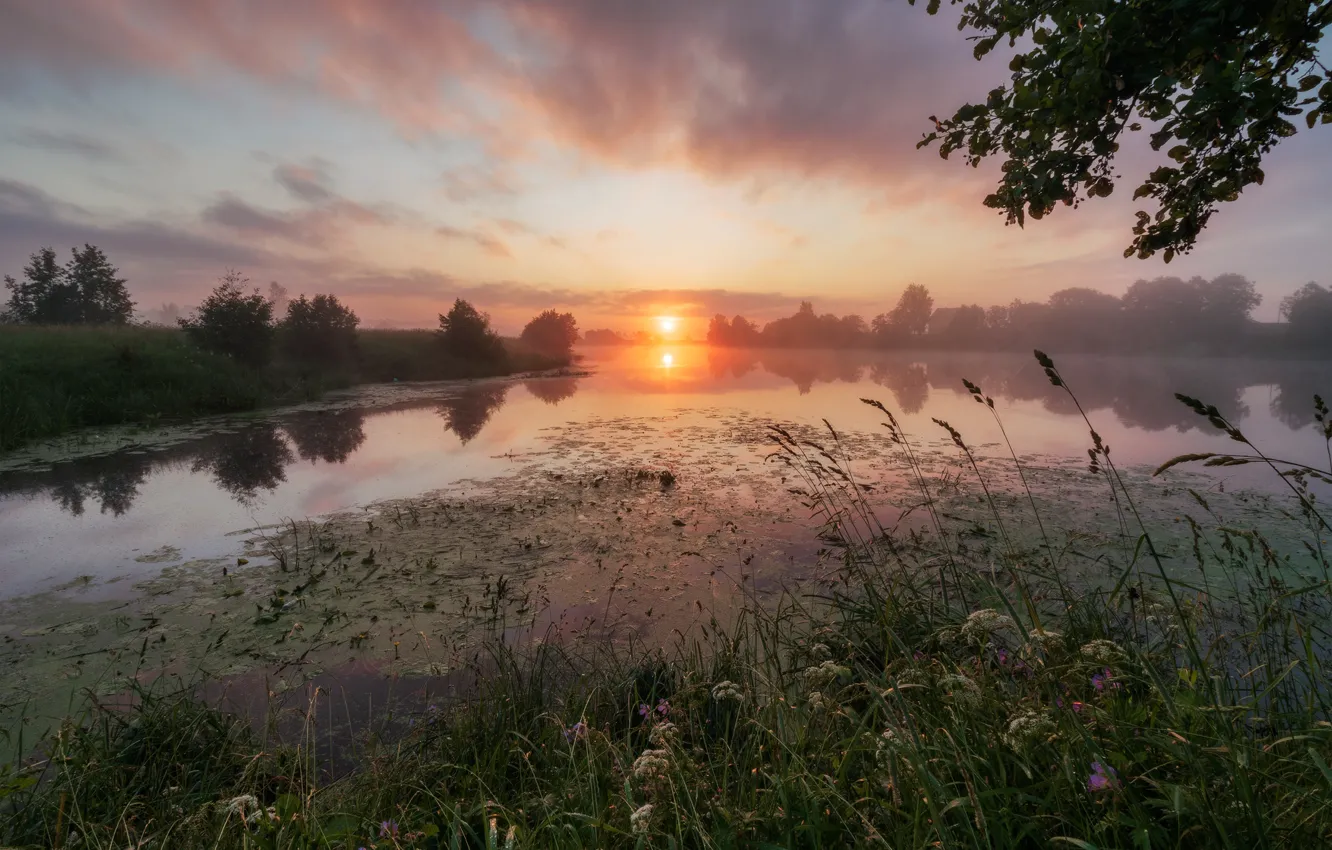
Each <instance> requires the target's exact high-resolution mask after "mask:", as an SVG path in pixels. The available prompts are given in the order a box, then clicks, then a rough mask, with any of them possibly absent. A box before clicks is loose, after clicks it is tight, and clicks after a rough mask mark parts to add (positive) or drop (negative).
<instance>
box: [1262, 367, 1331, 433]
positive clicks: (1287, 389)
mask: <svg viewBox="0 0 1332 850" xmlns="http://www.w3.org/2000/svg"><path fill="white" fill-rule="evenodd" d="M1329 372H1332V369H1329V368H1328V366H1327V364H1326V363H1321V364H1318V365H1317V366H1313V365H1310V364H1300V366H1299V367H1298V368H1292V369H1291V370H1290V372H1289V373H1288V374H1284V375H1282V380H1281V381H1279V382H1278V383H1277V387H1276V392H1275V393H1274V394H1273V395H1272V402H1271V405H1270V407H1271V410H1272V415H1273V416H1275V417H1276V418H1277V419H1278V420H1280V421H1281V422H1282V424H1284V425H1285V426H1286V427H1288V428H1290V429H1292V430H1296V431H1299V430H1303V429H1305V428H1310V427H1312V426H1313V424H1314V400H1313V397H1314V395H1320V396H1322V397H1323V401H1324V402H1326V403H1327V404H1332V377H1329Z"/></svg>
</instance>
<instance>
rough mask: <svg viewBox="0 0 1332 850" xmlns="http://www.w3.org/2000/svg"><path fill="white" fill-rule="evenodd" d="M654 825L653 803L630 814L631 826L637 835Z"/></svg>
mask: <svg viewBox="0 0 1332 850" xmlns="http://www.w3.org/2000/svg"><path fill="white" fill-rule="evenodd" d="M651 826H652V804H651V803H648V804H647V805H644V806H641V807H639V808H638V809H637V810H636V811H635V812H634V813H633V814H631V815H629V827H630V829H632V830H633V832H634V834H635V835H642V834H644V833H646V832H647V831H648V829H649V827H651Z"/></svg>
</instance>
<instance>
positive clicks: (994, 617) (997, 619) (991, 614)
mask: <svg viewBox="0 0 1332 850" xmlns="http://www.w3.org/2000/svg"><path fill="white" fill-rule="evenodd" d="M1013 628H1014V625H1013V618H1012V617H1009V616H1008V615H1007V614H1000V613H999V612H998V611H996V610H994V609H993V608H982V609H980V610H979V611H972V612H971V614H970V615H968V617H967V620H966V622H965V623H963V624H962V636H963V637H965V638H967V639H968V640H972V641H984V640H986V639H987V638H988V637H989V636H990V635H991V634H993V633H994V632H1001V631H1006V630H1011V629H1013Z"/></svg>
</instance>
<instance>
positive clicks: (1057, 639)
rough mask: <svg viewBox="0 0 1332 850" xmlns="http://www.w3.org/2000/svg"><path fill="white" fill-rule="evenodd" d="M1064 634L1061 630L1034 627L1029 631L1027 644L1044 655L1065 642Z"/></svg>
mask: <svg viewBox="0 0 1332 850" xmlns="http://www.w3.org/2000/svg"><path fill="white" fill-rule="evenodd" d="M1063 640H1064V636H1063V635H1061V634H1060V633H1059V632H1056V631H1050V630H1047V629H1032V630H1031V631H1030V632H1027V645H1028V646H1029V647H1030V648H1031V649H1033V650H1035V651H1037V652H1039V653H1041V654H1044V655H1048V654H1050V653H1051V652H1054V651H1055V650H1056V649H1058V648H1059V645H1060V644H1061V643H1062V642H1063Z"/></svg>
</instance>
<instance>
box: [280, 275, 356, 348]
mask: <svg viewBox="0 0 1332 850" xmlns="http://www.w3.org/2000/svg"><path fill="white" fill-rule="evenodd" d="M269 291H270V292H271V291H272V290H271V289H270V290H269ZM269 303H270V304H272V303H273V301H272V300H271V299H270V300H269ZM360 323H361V320H360V319H358V318H357V317H356V314H355V313H353V312H352V311H351V309H350V308H348V307H346V306H344V305H343V304H342V302H341V301H339V300H338V298H337V296H336V295H316V296H315V297H314V298H310V299H307V298H306V297H305V295H304V294H302V295H301V297H300V298H297V299H296V300H295V301H289V302H288V303H287V315H286V317H285V318H283V320H282V321H281V323H279V324H278V328H277V331H278V341H279V344H280V345H281V347H282V353H283V354H285V355H287V356H288V357H290V358H291V359H292V360H295V361H297V362H298V363H306V364H321V365H329V366H345V365H347V364H349V363H351V361H353V360H354V359H355V358H356V350H357V349H356V326H357V325H359V324H360Z"/></svg>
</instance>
